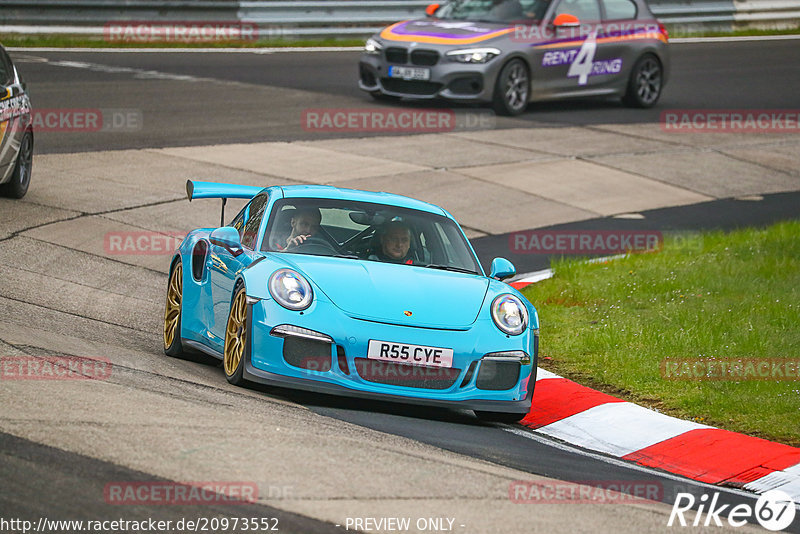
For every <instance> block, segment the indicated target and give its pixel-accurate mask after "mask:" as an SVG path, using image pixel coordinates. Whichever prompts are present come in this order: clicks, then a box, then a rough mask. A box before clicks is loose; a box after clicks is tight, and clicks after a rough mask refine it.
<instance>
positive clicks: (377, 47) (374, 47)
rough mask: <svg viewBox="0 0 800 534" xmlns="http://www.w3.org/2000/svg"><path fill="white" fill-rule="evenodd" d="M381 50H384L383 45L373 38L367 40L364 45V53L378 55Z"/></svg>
mask: <svg viewBox="0 0 800 534" xmlns="http://www.w3.org/2000/svg"><path fill="white" fill-rule="evenodd" d="M381 50H383V45H382V44H381V43H379V42H378V41H376V40H375V39H373V38H371V37H370V38H369V39H367V42H366V44H365V45H364V53H366V54H374V55H378V54H380V53H381Z"/></svg>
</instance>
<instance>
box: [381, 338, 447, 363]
mask: <svg viewBox="0 0 800 534" xmlns="http://www.w3.org/2000/svg"><path fill="white" fill-rule="evenodd" d="M367 358H369V359H370V360H381V361H384V362H394V363H407V364H410V365H425V366H430V367H453V349H446V348H442V347H425V346H422V345H408V344H406V343H392V342H391V341H375V340H372V339H371V340H370V341H369V346H368V348H367Z"/></svg>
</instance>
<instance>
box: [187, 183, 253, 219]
mask: <svg viewBox="0 0 800 534" xmlns="http://www.w3.org/2000/svg"><path fill="white" fill-rule="evenodd" d="M263 190H264V188H263V187H257V186H254V185H238V184H221V183H218V182H196V181H193V180H186V196H187V197H189V202H191V201H192V200H194V199H196V198H221V199H222V213H221V214H220V217H219V225H220V226H225V203H226V202H227V200H228V199H229V198H248V199H249V198H253V197H254V196H256V195H257V194H259V193H260V192H261V191H263Z"/></svg>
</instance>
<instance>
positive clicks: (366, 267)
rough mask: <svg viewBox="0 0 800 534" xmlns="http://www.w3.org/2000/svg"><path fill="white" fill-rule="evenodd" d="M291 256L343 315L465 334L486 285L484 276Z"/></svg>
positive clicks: (482, 296)
mask: <svg viewBox="0 0 800 534" xmlns="http://www.w3.org/2000/svg"><path fill="white" fill-rule="evenodd" d="M293 256H294V257H293V258H292V260H293V261H292V263H295V264H296V266H297V269H298V270H299V271H301V272H302V273H304V274H305V275H306V276H307V277H308V279H309V281H311V282H312V283H313V284H314V285H315V286H316V287H317V288H318V289H319V290H320V291H322V292H323V293H325V295H326V296H327V297H328V298H329V299H330V300H331V302H333V303H334V304H335V305H336V306H337V307H338V308H340V309H341V310H342V311H343V312H345V313H346V314H347V315H350V316H351V317H355V318H358V319H364V320H368V321H377V322H381V323H390V324H398V325H404V326H416V327H424V328H445V329H456V330H465V329H467V328H469V327H470V326H471V325H472V324H473V323H474V322H475V320H476V319H477V317H478V313H479V312H480V309H481V305H482V303H483V299H484V297H485V295H486V291H487V288H488V286H489V280H488V279H487V278H485V277H483V276H478V275H471V274H465V273H455V272H451V271H441V270H437V269H431V268H425V267H415V266H411V265H396V264H391V263H380V262H376V261H358V260H351V259H342V258H325V257H321V256H299V255H293ZM409 312H410V314H409Z"/></svg>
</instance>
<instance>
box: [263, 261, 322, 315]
mask: <svg viewBox="0 0 800 534" xmlns="http://www.w3.org/2000/svg"><path fill="white" fill-rule="evenodd" d="M269 292H270V294H271V295H272V298H274V299H275V300H276V301H277V302H278V304H280V305H281V306H283V307H284V308H288V309H290V310H295V311H300V310H305V309H306V308H308V307H309V306H311V301H313V300H314V292H313V291H312V290H311V284H309V283H308V281H307V280H306V279H305V278H303V277H302V276H301V275H300V273H297V272H295V271H292V270H291V269H279V270H277V271H275V272H274V273H272V276H270V277H269Z"/></svg>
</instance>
